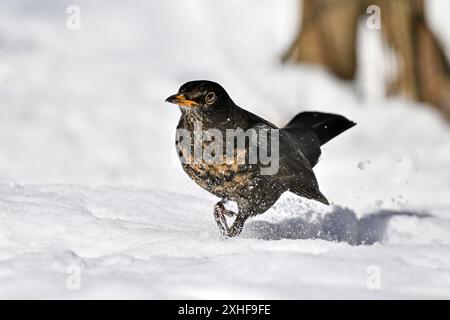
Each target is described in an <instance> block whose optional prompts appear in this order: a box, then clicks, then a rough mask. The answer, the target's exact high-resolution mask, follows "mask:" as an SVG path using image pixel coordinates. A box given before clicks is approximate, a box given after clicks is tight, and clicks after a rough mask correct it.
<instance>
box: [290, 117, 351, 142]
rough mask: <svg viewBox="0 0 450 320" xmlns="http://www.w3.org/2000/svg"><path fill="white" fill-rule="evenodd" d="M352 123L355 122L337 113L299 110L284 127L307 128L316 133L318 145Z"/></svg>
mask: <svg viewBox="0 0 450 320" xmlns="http://www.w3.org/2000/svg"><path fill="white" fill-rule="evenodd" d="M354 125H356V123H355V122H353V121H350V120H348V119H347V118H345V117H343V116H340V115H337V114H332V113H321V112H301V113H299V114H298V115H296V116H295V117H294V119H292V120H291V121H290V122H289V123H288V124H287V125H286V128H302V129H305V130H308V129H309V130H311V131H312V132H314V133H315V134H316V136H317V138H318V139H319V141H320V145H323V144H325V143H327V142H328V141H330V140H331V139H333V138H334V137H336V136H337V135H339V134H341V133H342V132H344V131H345V130H347V129H350V128H351V127H353V126H354Z"/></svg>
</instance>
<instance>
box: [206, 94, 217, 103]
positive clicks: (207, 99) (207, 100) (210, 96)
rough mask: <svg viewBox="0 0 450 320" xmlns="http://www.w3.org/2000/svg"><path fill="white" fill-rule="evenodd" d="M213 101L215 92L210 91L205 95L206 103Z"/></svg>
mask: <svg viewBox="0 0 450 320" xmlns="http://www.w3.org/2000/svg"><path fill="white" fill-rule="evenodd" d="M214 101H216V94H215V93H214V92H210V93H208V94H207V95H206V97H205V102H206V104H212V103H213V102H214Z"/></svg>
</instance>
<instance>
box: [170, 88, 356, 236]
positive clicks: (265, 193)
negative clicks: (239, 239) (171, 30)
mask: <svg viewBox="0 0 450 320" xmlns="http://www.w3.org/2000/svg"><path fill="white" fill-rule="evenodd" d="M166 102H170V103H174V104H177V105H178V106H179V108H180V111H181V117H180V120H179V122H178V126H177V137H176V147H177V150H178V155H179V158H180V160H181V163H182V166H183V169H184V171H185V172H186V173H187V174H188V176H189V177H190V178H191V179H192V180H194V181H195V182H196V183H197V184H198V185H199V186H200V187H202V188H204V189H205V190H207V191H209V192H211V193H212V194H214V195H216V196H218V197H219V198H220V199H221V200H220V201H219V202H218V203H217V204H216V205H215V206H214V218H215V221H216V223H217V225H218V226H219V229H220V230H221V232H222V233H223V234H224V235H225V236H229V237H232V236H236V235H239V234H240V233H241V231H242V229H243V227H244V223H245V221H246V220H247V219H248V218H249V217H251V216H255V215H258V214H261V213H264V212H265V211H267V210H268V209H269V208H270V207H272V205H273V204H274V203H275V202H276V201H277V200H278V199H279V197H280V196H281V195H282V194H283V193H284V192H286V191H290V192H292V193H294V194H296V195H299V196H301V197H304V198H307V199H312V200H316V201H319V202H321V203H323V204H326V205H328V204H329V203H328V200H327V199H326V198H325V196H324V195H323V194H322V193H321V192H320V190H319V186H318V183H317V180H316V177H315V175H314V172H313V170H312V168H313V167H314V166H315V165H316V163H317V161H318V159H319V156H320V154H321V150H320V146H321V145H323V144H325V143H326V142H328V141H329V140H330V139H332V138H334V137H335V136H337V135H339V134H340V133H342V132H344V131H345V130H347V129H349V128H351V127H353V126H354V125H355V124H356V123H354V122H352V121H350V120H348V119H346V118H345V117H343V116H340V115H336V114H329V113H320V112H301V113H299V114H298V115H296V116H295V117H294V118H293V119H292V120H291V121H290V122H289V123H288V124H287V125H286V126H284V127H283V128H277V127H276V126H275V125H274V124H272V123H270V122H269V121H267V120H264V119H262V118H261V117H259V116H257V115H255V114H253V113H251V112H249V111H246V110H244V109H242V108H240V107H238V106H237V105H236V104H235V103H234V102H233V100H232V99H231V98H230V96H229V95H228V93H227V92H226V91H225V89H224V88H222V86H220V85H219V84H218V83H215V82H212V81H206V80H198V81H190V82H187V83H185V84H184V85H182V86H181V87H180V89H179V91H178V93H177V94H175V95H172V96H170V97H168V98H167V99H166ZM199 128H201V130H202V131H203V132H207V131H213V132H214V133H215V139H217V136H220V134H222V137H227V133H228V132H230V130H231V132H233V131H234V132H237V130H239V129H242V131H244V132H252V133H254V132H256V139H254V140H252V139H251V135H248V136H246V137H245V144H244V145H242V144H241V148H240V149H239V147H238V146H234V145H233V146H232V147H230V148H231V150H232V151H233V156H236V158H237V154H238V153H239V154H244V156H245V157H244V159H245V160H244V161H237V160H236V158H233V159H231V161H230V159H229V158H226V159H227V160H226V161H225V160H223V161H211V159H206V158H204V157H203V158H202V157H201V155H204V154H205V153H202V152H205V151H206V150H207V149H208V148H209V149H211V148H210V145H211V144H212V142H213V141H214V139H212V138H211V137H210V139H204V138H205V137H204V135H203V134H198V132H196V130H197V129H199ZM269 131H270V132H271V133H272V134H271V136H270V138H267V135H268V134H267V132H269ZM262 132H264V135H265V136H266V137H265V139H262V138H261V137H262ZM189 134H190V137H192V136H194V139H190V140H189V139H188V138H189ZM275 138H276V139H275ZM234 141H235V140H234V138H233V141H232V142H233V143H234ZM215 142H217V141H215ZM219 142H220V141H219ZM263 143H266V144H268V145H270V146H269V147H267V149H270V150H271V155H272V153H273V155H276V156H278V159H275V160H277V161H275V160H274V162H277V164H278V168H277V170H276V171H273V170H272V171H273V172H271V173H270V174H263V172H262V168H266V169H267V163H264V164H263V163H262V161H261V160H260V161H256V162H255V161H253V162H250V161H249V154H250V153H251V148H252V147H260V148H261V146H262V144H263ZM229 145H230V142H229V141H226V143H224V144H223V149H220V148H221V147H220V145H219V148H218V149H217V148H213V149H214V150H213V152H211V154H212V155H213V156H214V153H215V152H217V151H219V152H220V151H223V152H224V154H225V152H226V151H225V150H227V149H226V147H227V146H229ZM273 146H276V147H277V149H274V148H273ZM196 148H197V155H200V156H197V157H196V156H195V152H196V151H195V149H196ZM193 150H194V152H193ZM214 151H215V152H214ZM266 151H267V150H266ZM193 153H194V155H192V154H193ZM227 155H228V154H227ZM219 159H220V157H219ZM241 160H242V158H241ZM228 201H234V202H235V203H236V204H237V208H238V210H237V211H238V212H233V211H230V210H227V209H226V208H225V204H226V203H227V202H228ZM226 216H227V217H234V221H233V223H232V225H231V226H229V225H228V223H227V219H226Z"/></svg>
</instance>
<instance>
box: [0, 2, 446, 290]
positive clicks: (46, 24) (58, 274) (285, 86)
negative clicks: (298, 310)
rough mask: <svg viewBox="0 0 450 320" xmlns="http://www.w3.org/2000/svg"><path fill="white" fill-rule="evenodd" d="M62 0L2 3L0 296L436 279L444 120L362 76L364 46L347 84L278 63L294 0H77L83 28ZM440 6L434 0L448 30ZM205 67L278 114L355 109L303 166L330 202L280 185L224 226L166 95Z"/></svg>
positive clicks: (439, 286)
mask: <svg viewBox="0 0 450 320" xmlns="http://www.w3.org/2000/svg"><path fill="white" fill-rule="evenodd" d="M69 4H72V2H69V1H50V0H45V1H44V0H42V1H25V0H16V1H14V2H6V1H4V2H1V3H0V104H1V107H0V148H1V152H0V183H1V184H0V297H1V298H163V299H164V298H209V299H211V298H249V299H256V298H272V299H278V298H447V299H448V298H450V196H449V195H450V170H449V163H450V129H449V128H450V127H449V126H448V124H446V123H445V122H444V121H443V120H442V119H441V117H440V116H439V115H438V114H437V113H436V112H434V111H433V109H432V108H429V107H428V106H424V105H420V104H415V103H411V102H409V101H405V100H403V99H400V98H396V99H390V100H383V99H381V98H380V97H379V96H380V95H379V92H378V91H379V88H373V90H374V92H373V94H370V92H368V91H370V90H371V88H372V87H371V86H370V85H368V83H373V79H372V80H371V79H368V78H367V77H375V79H378V78H377V77H379V75H374V72H375V71H376V70H375V69H376V68H374V67H373V65H370V64H371V61H372V60H371V59H372V58H373V57H372V55H370V54H368V56H367V57H365V58H362V59H361V61H363V62H364V64H363V65H362V67H363V69H364V68H369V69H367V70H368V71H367V72H362V75H363V76H362V77H361V78H360V79H359V80H360V81H363V84H361V83H360V84H357V85H355V86H352V85H351V84H348V83H344V82H340V81H338V80H336V79H334V78H333V77H332V76H330V75H329V74H328V73H326V72H325V71H322V70H320V69H319V68H317V67H313V66H282V65H280V64H279V57H280V55H281V54H282V52H283V51H284V50H285V49H286V47H287V46H288V45H289V44H290V42H291V40H292V38H293V37H294V35H295V27H296V25H297V20H296V19H297V13H298V10H297V1H296V0H286V1H277V2H275V1H269V0H264V1H261V0H251V1H250V0H249V1H245V2H243V1H238V0H233V1H206V0H186V1H174V0H170V1H160V2H156V1H152V2H150V1H144V0H140V1H139V0H136V1H133V2H130V3H129V4H127V5H124V3H123V2H122V1H111V0H108V1H106V0H99V1H87V0H79V1H77V5H79V6H80V8H81V14H82V23H81V25H82V27H81V29H80V30H68V29H67V28H66V18H67V14H66V8H67V6H68V5H69ZM449 12H450V6H449V4H448V2H447V1H436V0H435V1H433V2H432V6H430V14H429V16H430V17H431V19H432V21H433V27H434V29H435V30H438V34H439V37H440V39H441V40H442V41H444V43H445V44H446V47H447V48H448V46H449V45H450V38H448V36H449V34H450V32H449V31H450V24H449V21H448V19H446V18H445V17H446V16H447V15H448V13H449ZM365 32H369V31H365ZM370 32H372V31H370ZM361 37H363V38H365V36H364V34H363V35H361ZM367 37H368V38H374V36H373V35H372V36H367ZM446 37H447V38H446ZM366 42H368V41H365V42H364V43H365V45H366ZM369 42H370V41H369ZM374 63H375V65H377V64H376V63H377V62H375V61H374ZM365 64H369V65H365ZM374 70H375V71H374ZM202 78H206V79H211V80H215V81H217V82H219V83H221V84H223V85H224V87H225V88H226V89H227V91H228V92H229V93H230V95H231V96H232V97H233V98H234V100H235V102H237V103H238V104H239V105H241V106H244V107H246V108H247V109H249V110H251V111H254V112H256V113H258V114H260V115H261V116H263V117H265V118H267V119H270V120H271V121H273V122H275V123H277V124H279V125H283V124H284V123H286V122H287V121H289V120H290V119H291V118H292V117H293V116H294V115H295V114H296V113H298V112H300V111H302V110H321V111H325V112H335V113H340V114H343V115H346V116H347V117H349V118H350V119H352V120H354V121H356V122H357V123H358V125H357V126H356V127H354V128H352V129H351V130H349V131H348V132H346V133H344V134H342V135H341V136H339V137H338V138H336V139H335V140H332V141H331V142H330V143H328V144H327V145H326V146H325V147H324V150H323V154H322V157H321V161H320V163H319V164H318V165H317V167H316V168H315V172H316V175H317V178H318V181H319V183H320V186H321V190H322V192H323V193H324V194H325V195H326V196H327V198H328V199H329V200H330V201H331V202H332V206H330V207H325V206H323V205H321V204H316V203H312V202H309V201H307V200H304V199H300V198H298V197H296V196H294V195H290V194H286V195H285V196H284V197H283V198H282V199H280V201H279V202H278V203H277V204H276V205H275V206H274V207H273V208H272V209H271V210H269V212H267V213H266V214H264V215H262V216H260V217H257V218H255V219H253V220H251V221H249V222H248V223H247V225H246V227H245V230H244V233H243V234H242V236H241V237H239V238H235V239H224V238H223V237H221V236H220V235H219V233H218V230H217V226H216V225H215V222H214V220H213V218H212V207H213V205H214V203H215V201H217V199H216V198H215V197H213V196H212V195H209V194H208V193H207V192H206V191H203V190H202V189H200V188H199V187H197V186H196V185H195V184H194V183H193V182H192V181H190V180H189V178H187V176H186V175H185V174H184V173H183V171H182V169H181V167H180V165H179V163H178V159H177V156H176V153H175V147H174V135H175V127H176V123H177V121H178V117H179V112H178V110H177V109H176V108H175V107H173V106H171V105H168V104H165V103H164V102H163V101H164V99H165V98H166V97H167V96H168V95H170V94H173V93H175V92H176V91H177V89H178V87H179V86H180V85H181V84H182V83H184V82H186V81H188V80H192V79H202ZM371 81H372V82H371ZM361 87H363V88H364V92H365V93H366V97H370V99H368V98H364V97H362V96H361V95H360V94H359V93H358V92H359V91H360V90H358V88H361ZM362 169H364V170H362ZM372 243H373V244H372ZM369 244H372V245H369ZM74 267H75V270H76V268H78V267H79V268H80V271H81V273H80V275H81V278H80V279H81V283H80V289H78V290H71V289H70V287H71V286H70V283H69V286H68V285H67V284H68V281H69V282H70V281H71V280H73V279H74V278H73V277H74V273H73V270H74ZM374 270H375V273H374V274H373V272H374ZM378 271H379V274H378ZM377 275H379V276H380V277H379V280H380V281H379V284H380V288H379V289H372V290H371V289H370V288H373V287H372V286H371V284H373V281H375V283H376V284H377V283H378V282H377V281H376V280H377V277H376V276H377ZM374 277H375V278H374Z"/></svg>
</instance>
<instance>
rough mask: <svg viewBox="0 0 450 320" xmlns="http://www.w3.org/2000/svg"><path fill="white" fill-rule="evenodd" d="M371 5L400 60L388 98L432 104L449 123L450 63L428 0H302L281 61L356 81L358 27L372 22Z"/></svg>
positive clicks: (385, 36) (385, 38)
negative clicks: (427, 16) (432, 25)
mask: <svg viewBox="0 0 450 320" xmlns="http://www.w3.org/2000/svg"><path fill="white" fill-rule="evenodd" d="M373 5H376V6H378V8H379V9H380V14H381V31H382V34H383V38H384V40H385V41H386V43H387V44H388V45H389V46H390V47H391V48H392V49H393V50H394V51H395V53H396V57H397V61H398V65H397V69H398V74H397V78H396V79H395V81H394V82H393V83H392V84H391V85H390V86H389V87H388V88H386V94H387V95H393V94H400V95H404V96H406V97H409V98H410V99H413V100H416V101H421V102H427V103H430V104H432V105H434V106H436V107H437V108H438V109H439V110H440V111H441V112H442V113H443V114H444V115H445V116H446V118H447V119H448V120H450V68H449V63H448V61H447V59H446V57H445V54H444V51H443V50H442V48H441V46H440V44H439V42H438V40H437V38H436V37H435V36H434V34H433V33H432V31H431V30H430V28H429V27H428V25H427V23H426V20H425V4H424V0H303V8H302V25H301V27H300V30H299V32H298V35H297V37H296V39H295V40H294V42H293V44H292V46H291V47H290V48H289V50H288V51H287V52H286V54H285V55H284V57H283V61H285V62H286V61H294V62H305V63H315V64H320V65H322V66H324V67H326V68H327V69H328V70H329V71H331V72H332V73H333V74H335V75H336V76H338V77H340V78H341V79H345V80H353V79H354V78H355V73H356V68H357V65H356V61H357V58H356V55H357V52H356V51H357V50H356V48H357V46H356V36H357V27H358V22H359V20H360V18H362V17H363V16H365V18H366V19H367V18H368V17H369V16H368V15H367V13H366V10H367V8H369V6H373ZM372 8H373V7H372Z"/></svg>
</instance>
